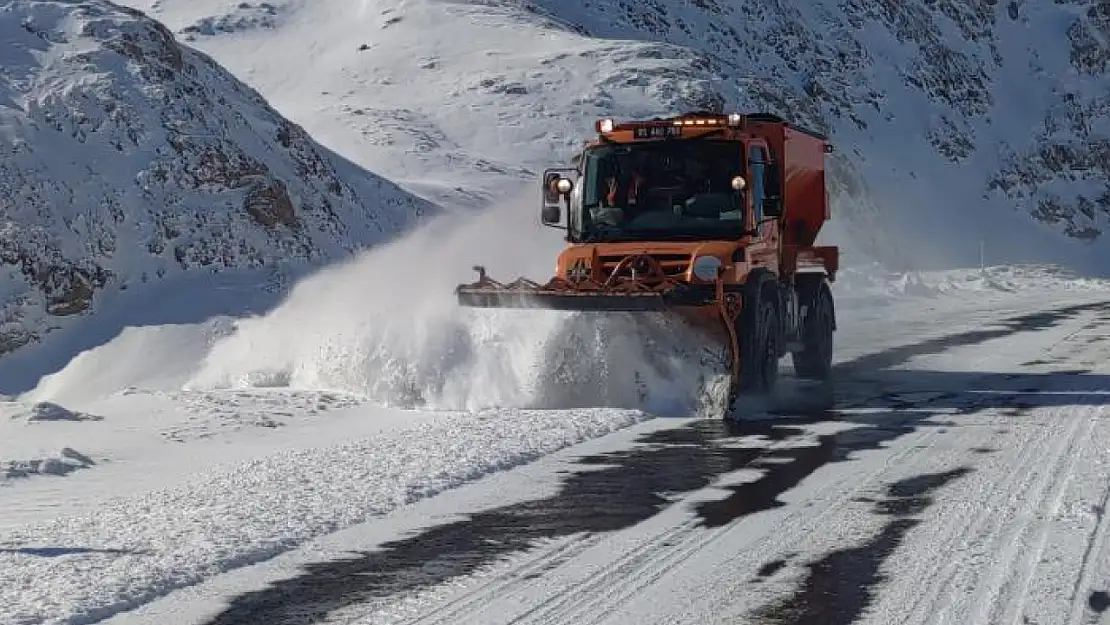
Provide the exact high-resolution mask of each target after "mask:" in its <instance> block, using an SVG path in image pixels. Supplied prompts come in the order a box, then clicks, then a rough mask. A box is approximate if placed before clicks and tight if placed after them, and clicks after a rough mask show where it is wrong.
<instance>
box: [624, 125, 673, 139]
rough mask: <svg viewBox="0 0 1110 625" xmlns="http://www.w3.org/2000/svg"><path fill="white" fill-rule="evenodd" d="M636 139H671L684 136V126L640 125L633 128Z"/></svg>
mask: <svg viewBox="0 0 1110 625" xmlns="http://www.w3.org/2000/svg"><path fill="white" fill-rule="evenodd" d="M632 136H633V137H634V138H636V139H669V138H671V137H681V136H682V126H640V127H639V128H633V129H632Z"/></svg>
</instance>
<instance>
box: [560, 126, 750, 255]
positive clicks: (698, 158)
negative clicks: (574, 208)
mask: <svg viewBox="0 0 1110 625" xmlns="http://www.w3.org/2000/svg"><path fill="white" fill-rule="evenodd" d="M743 162H744V161H743V143H740V142H735V141H712V140H706V139H700V140H699V139H691V140H685V141H657V142H645V143H637V144H628V145H604V146H599V147H594V148H590V149H589V150H587V151H586V153H585V154H584V158H583V160H582V177H581V182H580V183H581V185H582V214H581V221H580V224H581V233H582V239H583V240H584V241H634V240H642V239H653V240H668V239H670V240H681V239H692V238H696V239H717V238H722V239H736V238H739V237H740V236H741V235H742V233H743V223H744V222H743V204H742V202H741V197H740V194H738V193H737V192H736V191H734V190H733V189H732V179H733V178H734V177H735V176H739V175H743V173H744V172H743V171H742V168H743Z"/></svg>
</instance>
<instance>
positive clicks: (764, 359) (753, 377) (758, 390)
mask: <svg viewBox="0 0 1110 625" xmlns="http://www.w3.org/2000/svg"><path fill="white" fill-rule="evenodd" d="M778 313H779V311H778V306H777V305H776V303H775V300H774V299H772V298H771V297H768V291H767V289H762V288H758V287H756V288H753V289H751V290H750V291H749V292H748V293H745V297H744V312H743V313H741V314H740V318H739V319H738V320H737V321H738V323H737V328H736V334H737V336H738V337H739V339H740V384H739V387H740V388H739V391H740V392H741V393H746V394H752V395H764V394H768V393H771V392H772V391H774V389H775V383H776V382H777V381H778V372H779V332H778V327H779V321H778Z"/></svg>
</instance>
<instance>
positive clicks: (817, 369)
mask: <svg viewBox="0 0 1110 625" xmlns="http://www.w3.org/2000/svg"><path fill="white" fill-rule="evenodd" d="M808 306H809V308H808V309H807V310H806V316H805V319H803V320H802V328H803V330H802V345H803V348H802V350H801V351H799V352H794V353H793V354H791V360H793V362H794V371H795V373H797V374H798V377H799V378H803V379H808V380H826V379H828V378H829V375H830V374H831V373H832V352H833V328H834V326H835V323H834V319H833V301H832V293H831V292H830V291H829V286H828V284H827V283H825V282H824V281H822V282H820V283H818V284H817V285H816V287H815V288H814V290H813V293H812V296H811V297H810V298H809V302H808Z"/></svg>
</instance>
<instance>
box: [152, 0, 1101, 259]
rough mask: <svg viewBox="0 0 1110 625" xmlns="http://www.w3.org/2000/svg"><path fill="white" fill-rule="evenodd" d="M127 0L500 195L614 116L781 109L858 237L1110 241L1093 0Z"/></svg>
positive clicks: (306, 119)
mask: <svg viewBox="0 0 1110 625" xmlns="http://www.w3.org/2000/svg"><path fill="white" fill-rule="evenodd" d="M130 4H132V5H134V6H136V7H138V8H142V9H144V10H148V11H150V13H151V15H153V16H155V17H157V18H158V19H160V20H163V21H164V22H165V23H166V24H168V25H169V26H170V27H171V28H173V29H174V30H176V31H177V32H178V33H179V34H180V35H181V36H184V37H186V38H187V39H188V40H189V41H190V42H191V43H192V44H193V45H196V46H197V47H199V48H201V49H203V50H205V51H208V52H210V53H211V54H213V55H214V56H215V57H216V58H218V59H219V60H220V61H221V62H222V63H224V64H225V65H226V66H228V67H229V69H231V70H232V71H234V72H235V73H236V74H237V75H239V76H241V77H242V78H243V79H244V80H246V81H247V82H249V83H250V84H252V85H253V86H255V87H257V88H258V89H260V90H261V91H262V93H264V94H266V96H267V97H268V98H269V99H270V100H271V101H272V102H274V103H275V105H276V106H277V107H278V108H279V109H280V110H282V111H283V112H284V113H285V114H286V115H288V116H290V117H291V118H292V119H294V120H297V121H298V122H299V123H302V124H303V125H304V126H305V127H306V128H307V129H308V131H309V132H311V133H312V134H313V136H314V137H316V138H318V139H320V140H321V141H322V142H323V143H324V144H326V145H329V146H331V147H333V148H334V149H336V150H337V151H339V152H340V153H342V154H344V155H347V156H348V157H350V158H351V159H353V160H355V161H356V162H359V163H361V164H363V165H365V166H368V167H370V168H372V169H374V170H375V171H381V172H382V173H384V174H385V175H388V176H391V177H392V178H394V179H395V180H398V181H399V182H401V183H403V184H405V185H408V186H410V188H414V189H425V190H427V189H434V190H437V191H439V190H443V191H444V192H447V191H449V190H451V189H453V188H455V187H461V188H462V189H464V190H465V191H467V192H468V193H470V194H483V193H484V194H485V195H487V196H494V195H496V194H497V193H499V192H501V191H500V190H501V189H502V187H500V186H499V185H500V184H503V183H504V181H505V180H512V181H514V182H515V181H517V180H520V179H527V178H528V176H530V175H531V174H532V173H534V170H535V169H536V168H538V167H540V166H542V165H543V164H545V163H549V162H552V161H562V160H564V159H565V158H566V157H567V156H569V154H570V152H571V150H572V149H573V148H575V147H576V146H577V145H579V142H580V140H581V138H582V137H584V136H585V134H586V133H587V132H589V130H590V128H591V124H592V122H593V120H594V119H596V118H597V117H601V116H606V115H617V116H622V117H631V116H647V115H656V114H667V113H674V112H679V111H685V110H690V109H694V108H702V107H721V108H726V109H732V108H740V109H756V110H769V111H772V112H777V113H780V114H783V115H785V116H787V117H789V118H791V119H794V120H797V121H798V122H801V123H805V124H809V125H812V126H815V127H817V128H820V129H823V130H827V131H829V132H830V133H831V134H832V136H833V138H834V140H835V141H836V143H837V144H838V146H839V153H838V155H837V156H836V157H835V159H834V164H833V168H834V169H835V172H836V181H835V183H834V192H835V194H836V204H835V205H834V208H835V210H836V213H835V214H834V219H835V220H836V221H835V223H834V224H833V225H832V226H831V227H830V233H829V234H830V238H833V239H836V240H839V241H840V242H842V243H845V244H846V245H847V246H848V247H847V249H846V250H845V260H846V261H850V260H852V258H853V257H854V258H856V259H860V258H861V257H875V256H881V257H882V258H884V259H886V260H888V261H892V262H910V263H915V264H917V265H921V266H925V265H938V264H939V265H951V264H967V263H976V264H977V263H978V261H979V255H980V251H981V245H982V251H983V252H985V254H986V260H987V261H988V262H1004V261H1010V260H1022V261H1040V260H1055V261H1065V262H1072V263H1076V264H1077V266H1079V264H1080V263H1083V268H1085V269H1090V268H1091V267H1092V265H1093V266H1094V267H1096V268H1097V267H1100V266H1102V265H1103V264H1104V263H1103V261H1104V260H1105V258H1106V255H1107V242H1106V239H1107V237H1105V236H1102V235H1103V231H1104V230H1105V228H1106V225H1107V223H1108V222H1107V215H1108V213H1110V191H1108V186H1107V181H1108V179H1110V160H1108V156H1107V154H1108V153H1110V151H1108V148H1107V146H1108V145H1110V143H1108V141H1107V131H1108V126H1107V119H1108V116H1107V111H1108V103H1110V100H1108V99H1107V98H1108V96H1107V95H1106V94H1107V93H1108V90H1107V86H1108V81H1107V77H1106V71H1107V62H1108V59H1110V48H1108V47H1107V40H1108V37H1110V17H1108V15H1107V13H1106V9H1105V3H1100V2H1098V1H1097V0H1061V1H1058V2H1029V1H1028V0H1014V1H1013V2H980V1H978V0H940V1H935V0H904V1H902V2H878V3H876V2H868V1H864V0H805V1H802V0H762V1H759V2H755V1H749V2H739V1H731V2H728V1H724V0H574V1H567V0H481V1H479V0H405V1H403V2H402V1H400V0H378V1H376V2H368V1H363V2H356V3H351V2H343V1H340V0H333V1H330V2H329V1H326V0H321V1H319V2H313V3H303V2H298V1H295V0H273V1H271V2H266V3H260V4H252V3H231V2H224V1H222V0H130ZM522 210H527V209H525V208H522ZM553 236H554V235H553Z"/></svg>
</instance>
